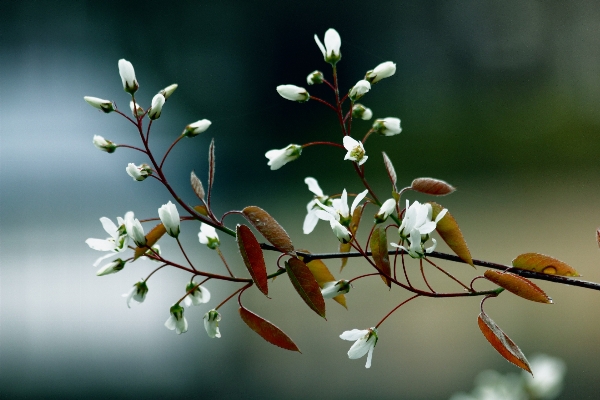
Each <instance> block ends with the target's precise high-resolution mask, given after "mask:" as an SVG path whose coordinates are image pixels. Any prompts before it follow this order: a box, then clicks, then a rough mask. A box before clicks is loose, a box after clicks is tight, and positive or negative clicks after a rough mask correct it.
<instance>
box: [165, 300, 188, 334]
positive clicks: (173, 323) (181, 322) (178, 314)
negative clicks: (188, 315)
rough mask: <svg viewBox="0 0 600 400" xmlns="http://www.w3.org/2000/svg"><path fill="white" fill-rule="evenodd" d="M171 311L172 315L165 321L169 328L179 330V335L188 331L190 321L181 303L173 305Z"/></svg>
mask: <svg viewBox="0 0 600 400" xmlns="http://www.w3.org/2000/svg"><path fill="white" fill-rule="evenodd" d="M169 312H170V313H171V316H170V317H169V319H167V322H165V326H166V327H167V328H168V329H170V330H172V331H173V330H174V331H175V332H177V334H178V335H181V334H182V333H186V332H187V330H188V322H187V320H186V319H185V317H184V316H183V307H181V306H180V305H179V304H175V305H173V307H171V309H170V310H169Z"/></svg>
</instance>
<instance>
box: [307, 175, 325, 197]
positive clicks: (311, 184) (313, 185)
mask: <svg viewBox="0 0 600 400" xmlns="http://www.w3.org/2000/svg"><path fill="white" fill-rule="evenodd" d="M304 183H306V184H307V185H308V190H310V191H311V192H313V193H314V194H315V195H316V196H318V197H323V191H322V190H321V187H320V186H319V183H318V182H317V180H316V179H315V178H311V177H308V178H306V179H304Z"/></svg>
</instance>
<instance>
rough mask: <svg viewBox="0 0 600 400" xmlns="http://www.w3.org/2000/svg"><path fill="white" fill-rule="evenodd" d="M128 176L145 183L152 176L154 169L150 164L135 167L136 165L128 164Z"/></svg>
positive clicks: (126, 169)
mask: <svg viewBox="0 0 600 400" xmlns="http://www.w3.org/2000/svg"><path fill="white" fill-rule="evenodd" d="M125 171H127V174H128V175H129V176H130V177H132V178H133V180H134V181H143V180H144V179H146V178H147V177H149V176H150V175H152V168H150V166H149V165H148V164H141V165H135V164H134V163H129V164H127V168H125Z"/></svg>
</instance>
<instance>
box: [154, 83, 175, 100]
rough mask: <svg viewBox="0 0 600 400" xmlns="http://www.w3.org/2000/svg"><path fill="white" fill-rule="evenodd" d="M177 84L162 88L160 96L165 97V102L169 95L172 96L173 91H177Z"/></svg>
mask: <svg viewBox="0 0 600 400" xmlns="http://www.w3.org/2000/svg"><path fill="white" fill-rule="evenodd" d="M177 86H178V85H177V84H176V83H174V84H172V85H169V86H167V87H166V88H164V89H163V90H161V91H160V92H158V93H160V94H162V95H163V96H164V97H165V101H167V100H168V99H169V97H171V95H172V94H173V92H174V91H175V89H177Z"/></svg>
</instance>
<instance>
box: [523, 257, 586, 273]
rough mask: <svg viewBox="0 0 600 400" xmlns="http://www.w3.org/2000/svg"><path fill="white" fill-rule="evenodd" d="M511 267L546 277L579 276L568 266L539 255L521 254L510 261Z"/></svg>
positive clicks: (554, 259)
mask: <svg viewBox="0 0 600 400" xmlns="http://www.w3.org/2000/svg"><path fill="white" fill-rule="evenodd" d="M512 265H513V267H515V268H519V269H524V270H527V271H535V272H539V273H542V274H547V275H560V276H580V275H579V273H578V272H577V271H575V269H573V267H571V266H570V265H569V264H566V263H564V262H562V261H560V260H557V259H556V258H553V257H550V256H546V255H544V254H539V253H525V254H521V255H520V256H518V257H517V258H515V259H514V260H513V261H512Z"/></svg>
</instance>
